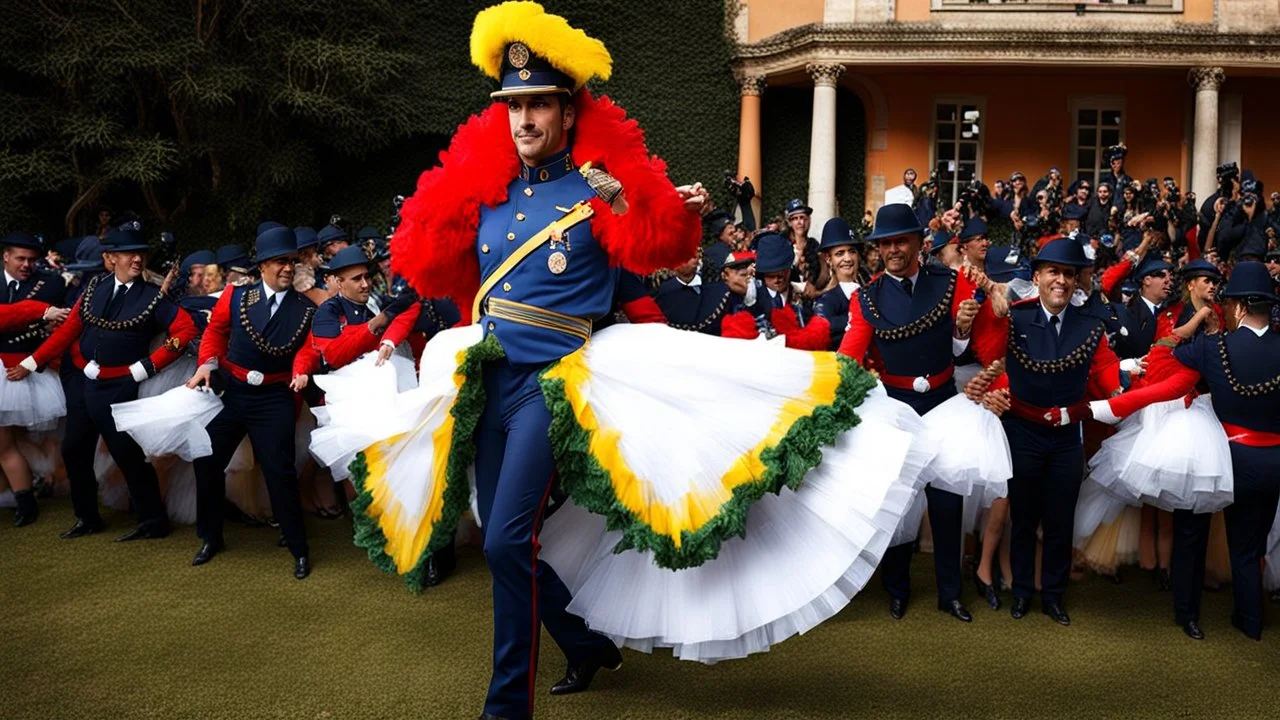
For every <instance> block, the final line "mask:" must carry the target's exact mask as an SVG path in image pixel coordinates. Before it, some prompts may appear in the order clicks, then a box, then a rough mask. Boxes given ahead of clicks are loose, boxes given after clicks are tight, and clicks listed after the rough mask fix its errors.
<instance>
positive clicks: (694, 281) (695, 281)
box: [674, 273, 702, 288]
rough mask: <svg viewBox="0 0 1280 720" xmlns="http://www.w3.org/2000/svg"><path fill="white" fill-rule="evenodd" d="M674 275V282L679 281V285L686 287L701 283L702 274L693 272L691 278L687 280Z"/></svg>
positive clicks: (694, 286) (697, 285) (696, 285)
mask: <svg viewBox="0 0 1280 720" xmlns="http://www.w3.org/2000/svg"><path fill="white" fill-rule="evenodd" d="M674 277H675V279H676V282H678V283H680V284H681V285H683V286H685V287H687V288H696V287H699V286H701V285H702V276H701V275H699V274H697V273H694V275H693V279H692V280H690V281H689V282H685V281H683V280H681V279H680V276H679V275H675V276H674Z"/></svg>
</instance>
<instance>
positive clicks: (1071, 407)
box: [975, 238, 1120, 625]
mask: <svg viewBox="0 0 1280 720" xmlns="http://www.w3.org/2000/svg"><path fill="white" fill-rule="evenodd" d="M1091 265H1092V263H1091V261H1090V260H1089V259H1088V258H1086V257H1085V255H1084V250H1083V248H1081V247H1080V243H1078V242H1076V241H1075V240H1074V239H1072V238H1057V239H1054V240H1051V241H1049V242H1048V243H1046V244H1045V246H1044V247H1043V248H1041V250H1040V253H1039V254H1038V255H1037V256H1036V257H1035V259H1034V260H1032V272H1033V274H1032V282H1033V283H1035V285H1036V286H1037V287H1038V289H1039V296H1038V297H1036V298H1031V299H1027V300H1024V301H1022V302H1018V303H1015V304H1013V305H1012V306H1011V307H1010V311H1009V317H1008V319H1007V321H1006V320H996V319H995V316H994V315H992V314H991V313H990V304H989V303H988V304H986V305H984V306H983V316H982V319H981V320H980V321H979V329H978V330H977V331H976V333H975V338H976V341H975V347H976V350H977V352H978V357H979V358H980V359H981V361H982V363H983V365H986V366H990V365H991V364H992V363H993V362H995V361H997V360H1001V361H1004V363H1005V368H1006V372H1005V374H1002V375H1000V376H999V377H998V378H997V379H996V380H995V382H994V383H992V385H991V388H995V389H994V390H991V389H988V391H987V401H988V407H992V408H993V409H994V410H996V411H998V412H1005V411H1006V410H1008V412H1005V415H1004V417H1005V420H1004V426H1005V432H1006V433H1007V435H1008V438H1009V449H1010V452H1011V453H1012V458H1013V480H1012V481H1010V483H1009V507H1010V511H1011V514H1012V517H1013V534H1012V536H1011V538H1012V543H1011V544H1012V547H1011V551H1012V558H1011V560H1012V565H1013V597H1014V600H1013V607H1012V608H1011V611H1010V614H1011V615H1012V616H1013V618H1014V619H1015V620H1020V619H1022V618H1023V617H1024V616H1026V614H1027V611H1028V610H1029V608H1030V605H1031V598H1032V596H1033V595H1035V592H1036V546H1037V532H1038V531H1039V529H1040V527H1041V524H1042V523H1043V544H1044V546H1043V551H1042V553H1041V568H1042V570H1041V581H1040V584H1041V590H1040V596H1041V601H1042V604H1043V608H1042V609H1043V611H1044V613H1045V614H1046V615H1048V616H1049V617H1051V618H1052V619H1053V620H1054V621H1055V622H1057V623H1058V624H1060V625H1070V624H1071V618H1070V616H1069V615H1068V614H1067V609H1066V605H1065V604H1064V600H1063V596H1064V594H1065V593H1066V589H1067V579H1068V577H1069V575H1070V570H1071V541H1072V530H1073V526H1074V520H1075V509H1076V499H1077V498H1078V496H1079V494H1080V483H1081V481H1082V480H1083V472H1084V444H1083V441H1082V437H1081V429H1080V422H1081V421H1082V420H1087V419H1088V412H1087V409H1088V403H1087V399H1088V398H1089V397H1090V396H1092V397H1107V396H1109V395H1111V394H1113V393H1118V392H1119V390H1120V370H1119V365H1120V363H1119V360H1118V359H1117V358H1116V356H1115V353H1113V352H1112V351H1111V349H1110V347H1109V346H1108V345H1107V339H1106V326H1105V324H1104V322H1103V320H1102V318H1100V317H1098V316H1097V315H1095V314H1093V313H1091V312H1089V311H1086V310H1082V309H1081V308H1079V307H1077V306H1075V305H1072V304H1071V297H1072V295H1073V294H1074V293H1075V290H1076V275H1077V272H1078V270H1079V269H1080V268H1083V267H1089V266H1091Z"/></svg>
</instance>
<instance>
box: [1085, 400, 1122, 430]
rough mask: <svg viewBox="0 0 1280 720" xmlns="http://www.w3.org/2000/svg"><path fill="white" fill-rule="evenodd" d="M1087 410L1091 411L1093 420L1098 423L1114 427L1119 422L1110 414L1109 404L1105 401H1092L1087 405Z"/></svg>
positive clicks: (1114, 415)
mask: <svg viewBox="0 0 1280 720" xmlns="http://www.w3.org/2000/svg"><path fill="white" fill-rule="evenodd" d="M1089 409H1090V410H1092V411H1093V419H1094V420H1097V421H1098V422H1100V423H1106V424H1108V425H1115V424H1116V423H1118V422H1120V418H1118V417H1116V414H1115V413H1113V412H1111V403H1110V402H1108V401H1106V400H1094V401H1093V402H1091V403H1089Z"/></svg>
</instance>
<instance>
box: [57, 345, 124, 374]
mask: <svg viewBox="0 0 1280 720" xmlns="http://www.w3.org/2000/svg"><path fill="white" fill-rule="evenodd" d="M71 362H73V363H75V366H76V367H78V368H80V369H81V370H84V366H85V365H88V364H89V362H88V361H87V360H85V359H84V355H82V354H81V353H80V343H78V342H73V343H71ZM126 377H127V378H132V377H133V371H132V370H130V369H129V366H128V365H99V366H98V379H99V380H119V379H120V378H126Z"/></svg>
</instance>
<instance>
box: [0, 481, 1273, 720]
mask: <svg viewBox="0 0 1280 720" xmlns="http://www.w3.org/2000/svg"><path fill="white" fill-rule="evenodd" d="M42 510H43V514H42V516H41V519H40V522H39V523H37V524H36V525H34V526H31V527H29V528H24V529H21V530H17V529H14V528H13V527H12V526H11V525H10V523H9V515H8V513H7V512H5V513H3V514H2V517H3V524H0V604H2V607H3V608H4V614H5V621H4V629H3V635H2V636H0V665H2V668H0V669H2V670H3V675H2V676H0V677H3V680H2V681H0V688H4V691H3V692H0V718H5V719H6V720H17V719H19V718H40V719H42V720H44V719H61V718H85V719H89V720H97V719H100V718H165V719H166V720H168V719H177V718H307V719H314V718H474V717H475V716H477V715H478V714H479V712H480V709H481V705H482V702H483V699H484V692H485V688H486V686H487V683H488V678H489V653H490V622H491V618H490V612H491V610H490V602H489V578H488V573H487V571H486V570H485V567H484V564H483V561H482V558H481V557H480V554H479V551H478V550H477V549H474V548H467V549H465V550H464V551H462V553H461V557H460V567H459V570H458V572H457V573H456V574H455V575H454V576H453V577H452V578H450V579H449V581H448V582H446V583H445V584H444V585H443V586H441V587H438V588H434V589H431V590H429V591H427V592H426V593H425V594H423V595H421V596H414V595H412V594H410V593H409V592H408V591H406V590H405V589H404V587H403V585H401V584H400V582H399V581H398V580H396V579H394V578H391V577H389V576H386V575H383V574H381V573H380V572H379V571H378V570H377V569H375V568H374V567H373V566H372V565H371V564H370V563H369V562H368V561H367V560H366V559H365V558H364V555H363V553H362V552H361V551H360V550H358V549H357V548H355V547H354V546H352V544H351V541H350V532H349V525H348V523H347V521H345V520H338V521H327V522H326V521H319V520H311V521H309V530H310V532H311V535H312V559H313V566H314V573H313V574H312V576H311V577H310V578H309V579H308V580H306V581H303V582H299V581H296V580H294V579H293V577H292V575H291V567H292V564H291V559H290V557H289V555H288V552H287V551H285V550H283V549H279V548H277V547H276V546H275V539H276V532H275V531H274V530H271V529H269V528H245V527H242V526H239V525H229V526H228V528H227V533H228V534H227V542H228V545H229V546H230V550H229V551H228V552H227V553H225V554H223V555H221V556H219V557H218V558H217V559H216V560H214V561H213V562H212V563H210V564H208V565H205V566H203V567H200V568H192V567H190V566H189V562H190V560H191V556H192V555H193V554H194V553H195V551H196V549H197V545H198V543H197V541H196V539H195V536H194V531H193V530H192V529H191V528H180V529H179V530H178V531H177V532H176V533H175V534H174V535H173V536H171V537H170V538H168V539H166V540H160V541H144V542H136V543H130V544H123V545H120V544H115V543H113V542H111V541H112V540H113V539H114V537H115V536H116V535H118V534H120V533H123V532H125V531H126V530H127V529H129V527H130V526H131V522H130V519H129V517H128V516H126V515H124V514H120V513H109V514H108V515H107V516H106V517H107V521H108V522H109V523H110V524H111V528H110V529H109V531H108V533H107V534H105V535H97V536H92V537H88V538H83V539H80V540H75V541H63V540H59V539H58V537H57V533H58V532H59V531H61V530H65V529H66V528H67V527H69V526H70V524H71V522H72V516H71V510H70V504H69V503H68V502H67V501H65V500H59V501H53V502H46V503H45V504H44V505H43V508H42ZM913 568H914V579H915V582H916V601H915V602H914V604H913V605H912V606H911V611H910V613H909V614H908V615H907V617H906V619H905V620H903V621H901V622H894V621H893V620H891V619H890V618H889V616H888V613H887V612H886V610H885V607H886V596H885V594H884V593H883V591H881V590H880V588H879V584H878V580H877V581H875V584H874V586H873V587H872V588H870V589H868V590H867V591H866V592H865V593H864V595H862V596H859V597H858V598H857V599H855V601H854V602H853V604H852V605H851V606H850V607H849V608H847V609H846V610H845V612H843V613H842V614H841V615H839V616H838V617H836V618H834V619H833V620H831V621H829V622H827V623H826V624H824V625H823V626H821V627H819V628H817V629H816V630H814V631H812V632H810V633H809V634H807V635H805V636H803V637H798V638H793V639H791V640H789V641H787V642H786V643H783V644H782V645H781V646H779V647H777V648H775V649H774V650H773V651H772V652H770V653H768V654H765V655H760V656H756V657H752V658H749V659H747V660H739V661H734V662H728V663H723V664H721V665H717V666H714V667H703V666H701V665H696V664H693V663H684V662H678V661H676V660H673V659H672V658H671V657H670V656H669V655H665V656H664V655H662V654H658V655H653V656H649V655H641V654H638V653H633V652H629V651H628V652H625V657H626V665H625V667H624V668H623V669H622V670H621V671H620V672H618V673H613V674H607V673H606V674H602V675H601V676H599V677H598V678H597V680H596V684H595V687H594V689H593V690H592V692H590V693H586V694H583V695H577V696H572V697H569V698H552V697H550V696H549V695H547V694H546V692H547V689H548V688H549V687H550V685H551V683H552V682H554V681H555V680H556V679H557V678H558V677H559V676H560V674H561V672H562V671H563V669H564V668H563V659H562V658H561V656H560V655H559V653H558V652H557V651H556V649H555V645H554V644H553V643H552V642H551V640H550V638H546V637H544V640H543V657H542V661H543V662H542V667H541V673H540V675H539V678H538V688H539V693H541V694H540V696H539V697H538V710H539V716H540V717H546V718H565V719H570V720H571V719H573V718H659V719H661V720H676V719H678V718H742V717H768V718H844V717H860V716H865V717H940V718H957V717H972V718H987V717H1010V718H1014V717H1026V716H1058V717H1072V718H1092V717H1097V716H1124V717H1134V716H1143V717H1206V716H1214V717H1224V718H1240V717H1275V716H1276V713H1277V707H1278V705H1277V703H1278V702H1280V700H1278V699H1277V698H1278V697H1280V696H1278V695H1277V689H1280V628H1275V627H1274V626H1273V628H1272V629H1271V630H1270V631H1269V632H1268V633H1267V634H1266V635H1265V636H1264V640H1263V642H1262V643H1255V642H1252V641H1249V640H1246V639H1244V638H1243V636H1241V635H1240V634H1239V633H1237V632H1236V631H1234V630H1233V629H1232V628H1231V627H1230V625H1229V623H1228V614H1229V603H1230V597H1231V596H1230V593H1229V592H1222V593H1216V594H1206V596H1205V608H1204V623H1203V625H1204V630H1205V632H1206V634H1207V635H1208V639H1207V640H1206V641H1204V642H1194V641H1192V640H1189V639H1187V638H1186V637H1184V636H1183V635H1182V633H1181V632H1180V631H1179V630H1178V628H1177V627H1176V626H1175V625H1174V624H1173V612H1172V608H1171V605H1170V599H1169V596H1168V595H1167V594H1161V593H1158V592H1156V590H1155V589H1154V588H1153V586H1152V584H1151V583H1150V582H1149V578H1148V577H1147V576H1146V574H1142V575H1141V576H1139V574H1138V573H1136V572H1131V573H1130V577H1129V581H1128V582H1127V583H1126V584H1124V585H1120V586H1113V585H1111V584H1110V583H1108V582H1105V581H1099V580H1096V579H1092V578H1090V579H1089V580H1086V581H1084V582H1082V583H1078V584H1077V585H1076V586H1075V587H1073V589H1072V590H1071V592H1070V593H1069V595H1068V607H1069V609H1070V611H1071V614H1072V619H1073V620H1074V622H1075V624H1074V625H1072V626H1071V627H1070V628H1061V627H1058V626H1057V625H1054V624H1053V623H1052V622H1051V621H1050V620H1049V619H1048V618H1046V617H1044V616H1043V615H1041V614H1040V613H1039V606H1038V604H1037V605H1036V606H1035V608H1034V612H1033V614H1032V615H1030V616H1028V617H1027V618H1026V619H1024V620H1022V621H1021V622H1015V621H1013V620H1011V619H1010V618H1009V616H1008V614H1007V612H1004V611H1002V612H999V613H992V612H990V611H988V610H986V609H985V608H981V609H979V608H977V607H976V601H974V600H973V599H972V589H971V588H967V593H968V594H967V599H968V600H970V602H971V609H972V610H973V611H974V613H975V615H976V616H977V617H976V619H975V621H974V622H973V624H972V625H963V624H961V623H959V622H956V621H955V620H952V619H951V618H949V617H948V616H945V615H942V614H941V613H938V612H937V611H935V610H934V609H933V600H932V586H933V583H932V572H931V563H930V562H929V557H928V556H925V557H922V558H918V559H917V562H916V563H915V564H914V566H913ZM1006 605H1007V603H1006Z"/></svg>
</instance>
